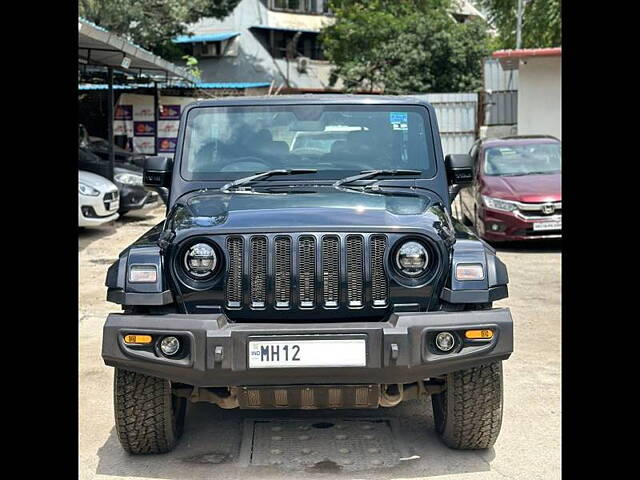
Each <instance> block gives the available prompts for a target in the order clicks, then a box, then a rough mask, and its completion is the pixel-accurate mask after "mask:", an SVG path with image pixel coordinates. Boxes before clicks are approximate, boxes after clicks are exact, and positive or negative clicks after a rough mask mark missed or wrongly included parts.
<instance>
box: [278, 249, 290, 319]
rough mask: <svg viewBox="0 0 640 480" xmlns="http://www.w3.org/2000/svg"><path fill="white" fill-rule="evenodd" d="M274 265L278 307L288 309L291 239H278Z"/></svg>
mask: <svg viewBox="0 0 640 480" xmlns="http://www.w3.org/2000/svg"><path fill="white" fill-rule="evenodd" d="M274 263H275V292H274V293H275V295H274V296H275V302H276V307H279V308H286V307H289V304H290V301H291V238H289V237H278V238H276V241H275V262H274Z"/></svg>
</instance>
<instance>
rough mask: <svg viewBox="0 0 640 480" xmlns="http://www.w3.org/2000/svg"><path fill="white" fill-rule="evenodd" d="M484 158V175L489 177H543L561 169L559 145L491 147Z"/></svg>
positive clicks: (529, 144) (530, 144)
mask: <svg viewBox="0 0 640 480" xmlns="http://www.w3.org/2000/svg"><path fill="white" fill-rule="evenodd" d="M484 158H485V160H484V173H485V174H486V175H490V176H498V177H513V176H520V175H544V174H552V173H560V172H561V169H562V155H561V148H560V143H549V142H547V143H528V144H525V145H509V146H502V147H491V148H487V149H486V150H485V154H484Z"/></svg>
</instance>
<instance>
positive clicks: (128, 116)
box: [114, 105, 133, 120]
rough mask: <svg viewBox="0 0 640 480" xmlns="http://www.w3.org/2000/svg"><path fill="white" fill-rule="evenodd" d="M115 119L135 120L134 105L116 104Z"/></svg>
mask: <svg viewBox="0 0 640 480" xmlns="http://www.w3.org/2000/svg"><path fill="white" fill-rule="evenodd" d="M114 119H115V120H133V105H116V111H115V112H114Z"/></svg>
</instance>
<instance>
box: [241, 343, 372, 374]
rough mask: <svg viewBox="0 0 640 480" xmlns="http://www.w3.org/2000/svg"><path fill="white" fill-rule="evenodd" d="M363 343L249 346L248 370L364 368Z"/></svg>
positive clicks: (365, 350)
mask: <svg viewBox="0 0 640 480" xmlns="http://www.w3.org/2000/svg"><path fill="white" fill-rule="evenodd" d="M366 365H367V345H366V341H365V340H364V339H348V340H290V341H289V340H266V341H250V342H249V368H282V367H286V368H297V367H366Z"/></svg>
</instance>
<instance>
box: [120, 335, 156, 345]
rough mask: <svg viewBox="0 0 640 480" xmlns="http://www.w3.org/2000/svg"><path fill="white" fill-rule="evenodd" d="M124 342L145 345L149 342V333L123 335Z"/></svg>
mask: <svg viewBox="0 0 640 480" xmlns="http://www.w3.org/2000/svg"><path fill="white" fill-rule="evenodd" d="M124 343H126V344H127V345H146V344H147V343H151V335H125V336H124Z"/></svg>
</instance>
